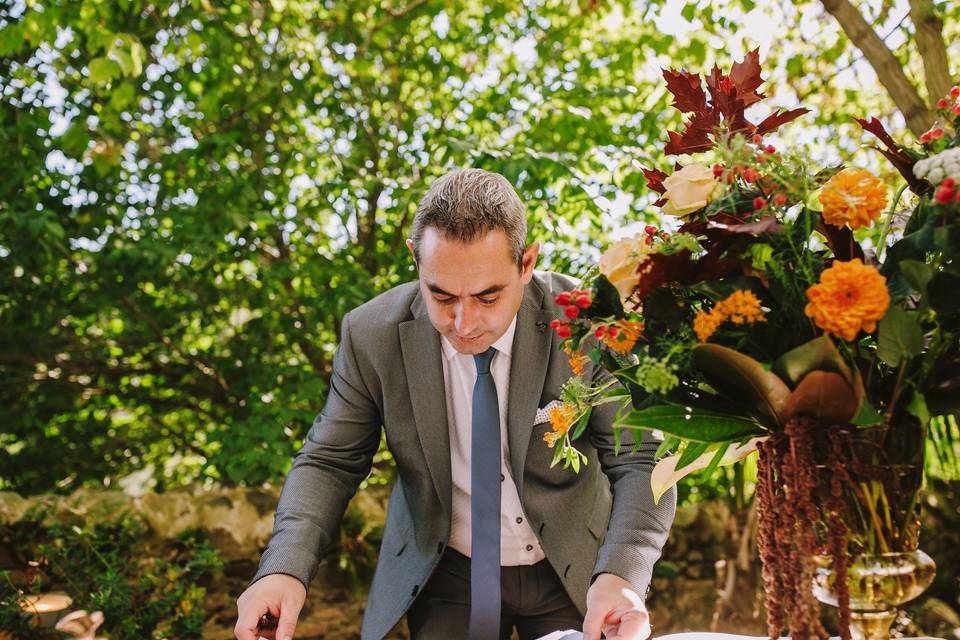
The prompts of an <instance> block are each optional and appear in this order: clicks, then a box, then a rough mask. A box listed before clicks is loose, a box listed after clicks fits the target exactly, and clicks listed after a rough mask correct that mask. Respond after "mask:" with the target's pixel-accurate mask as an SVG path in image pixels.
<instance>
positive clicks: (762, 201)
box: [753, 196, 767, 209]
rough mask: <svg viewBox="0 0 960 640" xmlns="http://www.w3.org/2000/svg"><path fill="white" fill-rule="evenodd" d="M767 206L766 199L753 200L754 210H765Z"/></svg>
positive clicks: (758, 197) (757, 198)
mask: <svg viewBox="0 0 960 640" xmlns="http://www.w3.org/2000/svg"><path fill="white" fill-rule="evenodd" d="M765 206H767V201H766V200H765V199H764V198H761V197H760V196H757V197H756V198H754V199H753V208H754V209H763V208H764V207H765Z"/></svg>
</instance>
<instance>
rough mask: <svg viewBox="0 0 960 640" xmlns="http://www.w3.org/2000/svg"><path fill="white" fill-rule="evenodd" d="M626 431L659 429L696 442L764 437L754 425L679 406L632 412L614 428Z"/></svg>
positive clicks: (718, 414) (656, 407)
mask: <svg viewBox="0 0 960 640" xmlns="http://www.w3.org/2000/svg"><path fill="white" fill-rule="evenodd" d="M617 426H618V427H623V428H628V429H658V430H660V431H662V432H664V433H667V434H670V435H673V436H676V437H678V438H683V439H684V440H695V441H697V442H729V441H736V440H740V439H742V438H747V437H750V436H761V435H765V434H766V433H767V432H766V430H765V429H764V428H763V427H762V426H761V425H760V424H759V423H757V422H756V421H754V420H751V419H750V418H745V417H743V416H735V415H729V414H724V413H716V412H713V411H704V410H698V409H694V408H692V407H681V406H678V405H657V406H654V407H648V408H646V409H641V410H639V411H638V410H636V409H634V410H632V411H630V413H628V414H627V415H625V416H624V417H623V418H621V419H620V421H619V422H618V424H617Z"/></svg>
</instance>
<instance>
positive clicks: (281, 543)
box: [253, 314, 382, 587]
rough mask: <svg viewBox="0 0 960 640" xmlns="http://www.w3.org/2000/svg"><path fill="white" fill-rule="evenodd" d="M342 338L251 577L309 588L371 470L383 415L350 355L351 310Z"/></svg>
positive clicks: (345, 321)
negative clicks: (281, 578)
mask: <svg viewBox="0 0 960 640" xmlns="http://www.w3.org/2000/svg"><path fill="white" fill-rule="evenodd" d="M340 335H341V340H340V346H339V347H338V349H337V352H336V355H335V356H334V359H333V374H332V376H331V378H330V388H329V390H328V393H327V402H326V405H325V406H324V408H323V411H321V413H320V415H319V416H317V418H316V420H314V423H313V426H312V427H311V428H310V431H309V432H308V434H307V438H306V441H305V442H304V445H303V447H302V448H301V449H300V451H299V452H298V453H297V455H296V457H295V458H294V461H293V466H292V467H291V469H290V472H289V473H288V474H287V478H286V481H285V482H284V485H283V490H282V491H281V493H280V502H279V504H278V505H277V512H276V516H275V519H274V525H273V534H272V536H271V538H270V543H269V545H268V546H267V550H266V551H265V552H264V554H263V557H262V558H261V559H260V566H259V568H258V569H257V574H256V576H255V577H254V579H253V581H254V582H256V581H257V580H259V579H260V578H262V577H264V576H266V575H269V574H272V573H285V574H288V575H291V576H294V577H296V578H298V579H299V580H300V581H301V582H303V584H304V587H309V584H310V581H311V580H312V578H313V575H314V573H316V570H317V565H318V564H319V561H320V558H321V557H322V555H323V552H324V551H325V550H326V548H327V547H328V546H329V545H330V542H331V541H332V540H333V538H334V536H335V535H336V534H337V532H338V531H339V528H340V521H341V520H342V518H343V513H344V511H345V510H346V508H347V503H348V502H349V501H350V498H351V497H353V494H354V493H356V491H357V487H358V486H359V484H360V482H361V481H362V480H363V479H364V478H366V477H367V474H368V473H369V472H370V467H371V465H372V463H373V456H374V454H375V453H376V451H377V447H378V445H379V443H380V430H381V424H382V419H381V414H380V410H379V407H378V405H377V403H376V402H375V400H374V399H373V396H372V394H371V393H370V391H369V390H368V388H367V386H366V385H365V384H364V381H363V377H362V375H361V370H360V366H359V365H358V361H357V358H356V355H355V353H354V348H353V342H352V337H351V335H350V314H347V315H346V316H345V317H344V319H343V323H342V330H341V333H340Z"/></svg>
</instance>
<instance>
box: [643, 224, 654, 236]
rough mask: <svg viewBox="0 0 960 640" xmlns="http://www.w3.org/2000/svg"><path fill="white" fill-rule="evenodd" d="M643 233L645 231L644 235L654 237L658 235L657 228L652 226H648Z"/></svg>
mask: <svg viewBox="0 0 960 640" xmlns="http://www.w3.org/2000/svg"><path fill="white" fill-rule="evenodd" d="M643 231H644V233H646V234H647V235H648V236H652V235H656V233H657V228H656V227H655V226H653V225H652V224H648V225H647V226H645V227H644V228H643Z"/></svg>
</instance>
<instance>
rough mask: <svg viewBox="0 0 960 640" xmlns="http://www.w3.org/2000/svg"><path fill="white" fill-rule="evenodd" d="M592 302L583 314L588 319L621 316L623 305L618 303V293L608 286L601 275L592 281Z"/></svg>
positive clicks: (608, 282) (608, 283)
mask: <svg viewBox="0 0 960 640" xmlns="http://www.w3.org/2000/svg"><path fill="white" fill-rule="evenodd" d="M592 298H593V302H591V304H590V306H589V307H587V310H586V312H585V314H586V315H587V316H588V317H590V318H606V317H609V316H613V317H616V318H620V317H622V316H623V305H622V304H621V302H620V293H619V292H618V291H617V288H616V287H614V286H613V285H612V284H610V281H609V280H607V279H606V277H604V276H603V275H602V274H601V275H599V276H597V278H596V280H594V281H593V296H592Z"/></svg>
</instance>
